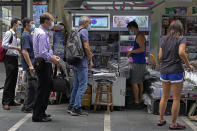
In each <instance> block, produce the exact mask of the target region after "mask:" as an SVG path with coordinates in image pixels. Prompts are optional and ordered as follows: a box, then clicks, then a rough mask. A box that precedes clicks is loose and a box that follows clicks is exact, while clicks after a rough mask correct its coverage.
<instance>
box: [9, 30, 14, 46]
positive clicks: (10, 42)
mask: <svg viewBox="0 0 197 131" xmlns="http://www.w3.org/2000/svg"><path fill="white" fill-rule="evenodd" d="M10 33H11V37H10V40H9V44H12V41H13V33H12V31H10Z"/></svg>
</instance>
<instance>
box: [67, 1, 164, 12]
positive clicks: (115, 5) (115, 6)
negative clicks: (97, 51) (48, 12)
mask: <svg viewBox="0 0 197 131" xmlns="http://www.w3.org/2000/svg"><path fill="white" fill-rule="evenodd" d="M162 1H165V0H67V2H66V4H65V5H64V9H65V10H122V11H124V10H151V8H152V7H154V6H155V5H157V4H158V3H159V2H162Z"/></svg>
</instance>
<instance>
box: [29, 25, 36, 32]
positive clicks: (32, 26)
mask: <svg viewBox="0 0 197 131" xmlns="http://www.w3.org/2000/svg"><path fill="white" fill-rule="evenodd" d="M35 28H36V26H35V25H34V24H31V27H30V31H31V32H32V31H34V29H35Z"/></svg>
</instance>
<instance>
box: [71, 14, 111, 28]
mask: <svg viewBox="0 0 197 131" xmlns="http://www.w3.org/2000/svg"><path fill="white" fill-rule="evenodd" d="M79 19H80V16H75V17H74V25H73V26H74V27H78V26H79ZM90 19H91V28H108V16H91V17H90Z"/></svg>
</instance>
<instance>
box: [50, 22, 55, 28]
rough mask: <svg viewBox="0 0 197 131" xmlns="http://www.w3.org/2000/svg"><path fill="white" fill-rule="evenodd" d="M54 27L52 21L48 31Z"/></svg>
mask: <svg viewBox="0 0 197 131" xmlns="http://www.w3.org/2000/svg"><path fill="white" fill-rule="evenodd" d="M54 26H55V23H54V21H53V22H52V23H51V25H50V26H49V29H53V27H54Z"/></svg>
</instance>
